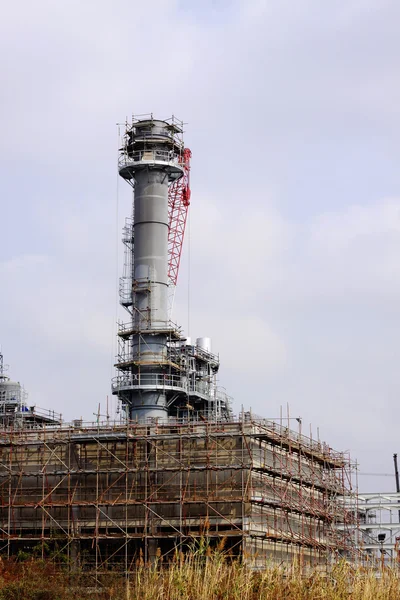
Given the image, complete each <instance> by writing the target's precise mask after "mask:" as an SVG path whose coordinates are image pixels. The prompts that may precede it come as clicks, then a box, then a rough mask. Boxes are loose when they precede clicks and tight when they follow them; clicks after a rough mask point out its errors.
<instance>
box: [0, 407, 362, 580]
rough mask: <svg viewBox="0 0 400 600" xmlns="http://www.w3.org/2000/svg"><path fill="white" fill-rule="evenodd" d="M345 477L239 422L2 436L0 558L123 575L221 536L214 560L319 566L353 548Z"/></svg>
mask: <svg viewBox="0 0 400 600" xmlns="http://www.w3.org/2000/svg"><path fill="white" fill-rule="evenodd" d="M352 469H353V465H352V463H351V462H350V460H349V457H348V456H346V455H345V454H344V453H336V452H334V451H333V450H332V449H331V448H329V447H328V446H326V445H325V444H321V443H320V442H315V441H313V440H311V439H309V438H306V437H305V436H303V435H301V434H300V433H296V432H294V431H291V430H289V429H288V428H287V427H285V426H284V425H283V424H282V423H279V422H278V423H277V422H273V421H267V420H260V419H254V418H253V417H252V416H251V415H249V414H245V413H244V414H242V415H241V417H240V418H239V419H236V420H232V421H231V422H227V423H216V422H204V421H193V422H190V423H188V422H182V421H179V420H176V422H174V423H169V424H163V425H158V424H155V423H152V424H150V423H149V424H132V423H130V424H121V423H114V424H110V423H107V424H100V423H98V424H83V423H81V422H76V423H75V425H62V426H58V427H56V426H52V427H50V426H42V427H40V428H37V429H22V430H12V429H3V430H2V431H1V436H0V540H1V547H0V553H4V554H8V555H14V554H16V553H18V552H19V551H25V552H33V551H35V552H37V553H39V554H41V555H42V556H43V557H44V556H46V555H48V554H49V553H50V554H51V556H52V557H53V558H54V559H55V560H57V559H62V560H69V561H70V564H71V565H75V564H79V563H80V564H82V566H85V565H87V566H88V568H89V567H90V568H94V569H95V570H96V571H97V572H98V573H100V572H103V571H104V570H107V569H108V568H111V567H112V568H118V567H119V568H121V570H124V571H125V572H129V570H130V569H132V568H134V566H135V565H136V564H137V561H138V560H143V561H152V560H154V558H155V556H160V555H161V556H163V557H164V560H166V561H167V560H168V559H169V558H172V557H173V556H174V553H175V552H176V550H182V551H183V552H184V551H186V549H187V548H188V547H189V546H190V545H191V544H193V542H195V541H196V540H199V539H200V538H202V539H206V540H208V542H209V543H210V545H211V546H213V545H215V544H217V543H218V541H220V540H221V538H224V543H225V546H224V552H226V553H227V554H228V555H242V556H243V557H244V558H245V559H246V560H249V562H251V563H252V564H256V565H258V566H261V565H262V564H265V561H266V560H267V559H268V560H274V561H278V562H291V561H292V560H293V558H294V557H298V558H299V559H301V561H302V563H303V564H304V565H327V564H328V563H329V561H330V560H331V559H332V557H334V556H335V555H337V554H340V555H345V556H350V555H351V553H352V552H353V551H354V540H353V537H352V534H351V532H352V527H353V526H354V519H355V514H356V511H355V510H354V507H353V506H352V499H354V498H355V497H356V495H355V494H354V493H353V490H352V488H351V478H352ZM339 525H340V528H339V527H338V526H339Z"/></svg>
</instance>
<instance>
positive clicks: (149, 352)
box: [117, 118, 184, 420]
mask: <svg viewBox="0 0 400 600" xmlns="http://www.w3.org/2000/svg"><path fill="white" fill-rule="evenodd" d="M181 135H182V128H181V127H180V126H178V124H177V123H176V122H175V121H171V122H167V121H160V120H155V119H152V118H150V119H145V120H138V121H134V122H133V124H132V126H130V127H127V128H126V133H125V138H124V145H123V146H122V148H121V149H120V156H119V174H120V175H121V177H123V178H124V179H126V180H127V181H128V182H129V183H130V184H131V185H132V186H133V188H134V212H133V223H132V230H131V232H132V245H133V243H134V252H133V253H132V254H133V261H132V264H131V269H132V272H131V280H130V278H129V277H128V285H129V286H130V285H131V286H132V287H131V290H128V298H127V300H128V301H129V303H130V302H131V304H129V305H130V306H131V307H132V310H131V315H132V321H131V329H130V330H129V329H126V335H125V336H124V337H125V340H127V341H128V343H127V344H126V343H125V344H124V346H125V348H124V352H123V355H122V356H121V359H122V360H121V361H120V362H119V363H118V364H117V368H118V369H120V370H121V371H124V372H125V373H129V374H130V375H131V377H128V378H126V380H125V381H126V384H127V385H126V386H124V388H125V389H124V397H125V400H126V403H127V404H128V405H129V413H130V418H131V419H134V420H144V419H146V418H148V417H164V418H165V417H166V415H167V407H166V395H165V393H164V390H163V389H162V387H161V385H160V384H161V382H162V378H163V376H164V374H165V372H166V367H167V366H168V364H167V363H168V354H167V341H168V339H169V337H170V336H171V333H172V332H171V330H170V327H169V326H168V185H169V184H170V183H171V182H173V181H175V180H176V179H178V178H180V177H182V175H183V164H182V157H183V150H184V148H183V141H182V138H181ZM139 377H140V380H141V385H140V386H139V385H137V381H138V379H139ZM129 382H130V383H129Z"/></svg>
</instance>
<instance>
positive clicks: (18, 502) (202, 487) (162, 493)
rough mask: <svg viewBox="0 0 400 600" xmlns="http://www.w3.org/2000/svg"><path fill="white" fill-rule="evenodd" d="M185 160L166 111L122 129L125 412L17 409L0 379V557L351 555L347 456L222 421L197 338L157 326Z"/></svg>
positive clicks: (97, 560) (178, 232)
mask: <svg viewBox="0 0 400 600" xmlns="http://www.w3.org/2000/svg"><path fill="white" fill-rule="evenodd" d="M190 159H191V152H190V150H188V149H187V148H186V147H185V145H184V141H183V123H182V122H180V121H178V120H177V119H176V118H174V117H173V118H171V119H167V120H159V119H154V118H153V116H152V115H146V116H140V117H139V118H132V121H131V122H129V123H128V122H127V123H126V124H125V125H124V127H123V131H122V135H121V144H120V150H119V158H118V170H119V174H120V175H121V177H122V178H123V179H124V180H125V181H126V182H128V183H129V184H130V185H131V186H132V188H133V198H134V199H133V210H132V214H131V215H130V216H129V217H128V218H127V220H126V223H125V226H124V230H123V243H124V247H125V264H124V270H123V274H122V277H121V281H120V302H121V304H122V306H123V307H124V309H125V310H126V313H127V315H128V317H127V319H126V320H125V321H124V322H121V323H119V324H118V352H117V357H116V363H115V367H116V371H117V373H116V375H115V377H114V378H113V380H112V393H113V394H114V395H115V396H117V397H118V398H119V400H120V401H121V405H122V413H123V414H122V418H121V419H119V420H118V421H112V420H110V419H107V420H106V421H104V422H102V421H101V420H100V417H99V418H98V419H97V421H96V422H94V423H85V422H83V421H82V420H80V419H78V420H75V421H73V422H72V423H66V422H63V421H62V419H61V417H59V416H57V415H53V416H52V418H48V419H47V420H46V419H43V418H40V415H39V414H38V415H37V417H36V416H35V415H36V413H35V411H32V413H31V415H30V418H27V417H26V416H25V413H28V412H29V409H28V410H27V411H26V410H24V409H22V408H21V406H26V404H24V403H21V402H19V403H18V402H17V403H16V404H15V405H14V404H13V403H12V402H11V406H14V407H17V408H16V409H15V410H11V409H10V408H9V407H10V397H9V396H4V390H7V385H6V384H7V379H6V378H5V375H4V374H3V370H2V371H1V373H0V414H7V415H8V416H7V418H2V419H1V421H0V424H1V425H0V555H1V554H5V555H9V556H10V555H15V554H18V552H35V553H36V554H39V555H41V556H43V557H45V556H48V555H51V557H52V558H53V559H54V560H58V559H59V560H60V561H61V560H62V561H64V562H65V561H70V563H69V564H71V565H72V566H73V565H77V564H80V565H81V566H82V567H84V568H88V569H89V568H90V569H94V570H96V572H98V573H100V572H103V571H106V570H108V569H110V568H118V569H121V570H123V571H124V572H129V571H130V570H131V569H134V568H135V566H136V565H137V564H138V562H141V561H144V562H152V561H154V560H155V559H156V557H158V558H162V560H164V562H168V561H169V560H172V559H173V558H174V556H175V555H176V552H183V553H184V552H186V551H187V549H188V548H192V547H193V545H196V543H200V541H202V542H207V543H209V544H210V546H211V547H215V546H217V545H219V547H223V552H224V553H225V554H227V555H228V556H231V557H236V556H241V557H242V558H243V559H244V560H246V561H248V562H249V564H252V565H255V566H262V565H264V564H265V562H266V561H267V560H269V561H276V562H278V563H290V562H291V561H293V560H294V559H295V558H296V559H299V560H301V562H302V564H304V565H309V566H313V565H320V566H321V567H325V566H327V565H329V564H330V562H331V561H332V559H333V558H335V557H336V556H338V555H339V556H345V557H348V558H351V557H353V556H354V553H355V552H356V546H355V540H354V523H355V520H356V519H357V510H356V507H355V502H356V490H355V489H354V488H353V469H354V465H353V463H352V462H351V460H350V457H349V456H348V455H347V453H344V452H336V451H334V450H332V448H330V447H329V446H328V445H327V444H325V443H323V442H321V441H320V440H319V439H317V440H314V439H312V438H311V436H309V437H307V436H305V435H304V434H303V433H302V431H301V420H300V419H298V420H297V424H298V431H294V430H293V429H291V428H290V423H291V421H290V419H289V418H288V419H287V420H285V419H283V418H280V419H277V420H271V419H265V418H261V417H256V416H255V415H253V414H252V413H251V412H245V411H244V410H242V411H241V413H240V414H239V415H238V416H235V415H234V414H233V411H232V407H231V399H230V398H229V397H228V396H227V395H226V393H225V392H224V391H223V390H222V389H220V388H219V387H218V382H217V374H218V370H219V364H220V363H219V357H218V356H217V355H216V354H214V353H213V352H212V348H211V342H210V339H209V338H204V337H203V338H198V339H197V340H196V342H195V343H192V342H191V340H190V339H189V338H187V337H186V336H185V335H184V334H183V332H182V330H181V328H180V327H178V326H177V325H175V324H173V323H172V322H171V320H170V301H171V298H172V296H173V292H174V287H175V285H176V283H177V277H178V272H179V264H180V257H181V252H182V243H183V238H184V232H185V224H186V217H187V211H188V208H189V204H190V186H189V174H190ZM4 386H5V387H4ZM2 393H3V396H2V395H1V394H2ZM250 402H251V398H249V403H250ZM1 411H2V412H1ZM10 415H11V416H10ZM13 415H14V416H13ZM222 540H223V543H221V542H222Z"/></svg>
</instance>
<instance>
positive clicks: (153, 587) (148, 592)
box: [0, 552, 400, 600]
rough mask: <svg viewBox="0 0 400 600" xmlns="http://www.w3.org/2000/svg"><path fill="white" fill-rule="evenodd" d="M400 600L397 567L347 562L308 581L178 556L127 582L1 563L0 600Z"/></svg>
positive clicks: (218, 558)
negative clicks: (375, 567)
mask: <svg viewBox="0 0 400 600" xmlns="http://www.w3.org/2000/svg"><path fill="white" fill-rule="evenodd" d="M94 598H96V599H97V600H109V599H110V600H111V599H112V600H127V599H129V600H259V599H263V600H286V599H287V600H311V599H312V600H400V576H399V571H398V569H397V568H382V569H381V570H379V571H374V570H372V569H364V568H355V567H353V566H352V565H350V564H349V563H346V562H345V561H342V562H338V563H337V564H335V565H334V567H333V569H332V570H331V572H330V573H329V574H326V573H322V572H320V571H317V570H315V571H314V572H311V573H310V574H308V575H307V576H304V575H302V574H301V572H300V569H299V568H298V567H296V566H293V567H291V568H284V567H279V566H273V565H270V566H267V567H266V568H265V569H264V570H262V571H255V570H253V569H251V568H249V567H248V566H245V565H243V564H241V563H240V562H233V563H228V562H226V561H225V560H224V557H223V555H222V553H218V552H216V553H213V554H209V555H199V554H198V553H196V552H193V553H190V554H188V555H183V554H177V555H176V557H175V560H174V561H173V562H172V563H171V564H169V565H168V567H165V566H163V565H162V564H161V562H160V561H158V563H156V564H155V565H153V566H145V565H143V564H142V565H140V564H139V565H138V566H137V568H136V569H135V571H134V572H133V573H131V574H130V577H129V580H126V579H125V578H124V577H122V576H121V575H119V574H117V573H108V574H106V575H104V574H103V575H101V576H98V577H97V578H96V577H95V575H94V574H91V573H86V572H82V573H75V574H73V575H71V574H68V573H66V572H64V573H63V572H62V571H59V570H57V568H56V567H55V566H54V565H53V564H52V563H51V562H50V561H39V560H36V559H29V560H27V561H24V562H17V561H12V560H11V561H7V560H0V600H72V599H75V600H89V599H92V600H93V599H94Z"/></svg>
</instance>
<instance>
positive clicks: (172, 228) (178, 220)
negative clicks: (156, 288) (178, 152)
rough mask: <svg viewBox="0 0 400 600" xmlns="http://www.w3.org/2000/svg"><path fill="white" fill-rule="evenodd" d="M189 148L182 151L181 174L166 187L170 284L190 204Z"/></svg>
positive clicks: (175, 274) (175, 277)
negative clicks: (182, 170)
mask: <svg viewBox="0 0 400 600" xmlns="http://www.w3.org/2000/svg"><path fill="white" fill-rule="evenodd" d="M191 156H192V152H191V151H190V150H189V148H185V149H184V151H183V166H184V172H183V176H182V177H181V178H180V179H178V180H177V181H175V182H174V183H172V184H171V185H170V186H169V189H168V216H169V233H168V277H169V280H170V283H171V285H173V286H176V283H177V281H178V273H179V265H180V262H181V254H182V247H183V238H184V235H185V228H186V220H187V214H188V208H189V205H190V180H189V176H190V159H191Z"/></svg>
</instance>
